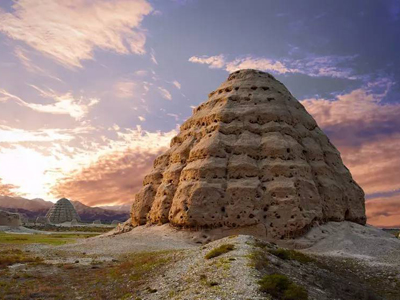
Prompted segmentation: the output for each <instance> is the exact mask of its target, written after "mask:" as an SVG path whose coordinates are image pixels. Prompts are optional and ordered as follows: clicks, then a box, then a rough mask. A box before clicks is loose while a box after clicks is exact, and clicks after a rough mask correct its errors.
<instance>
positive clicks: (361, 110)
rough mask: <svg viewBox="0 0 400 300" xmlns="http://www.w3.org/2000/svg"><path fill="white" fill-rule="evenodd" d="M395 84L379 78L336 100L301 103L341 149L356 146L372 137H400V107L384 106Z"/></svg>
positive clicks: (308, 100) (397, 105) (311, 100)
mask: <svg viewBox="0 0 400 300" xmlns="http://www.w3.org/2000/svg"><path fill="white" fill-rule="evenodd" d="M393 85H394V83H393V82H392V81H391V80H390V79H388V78H381V79H379V80H377V81H375V82H370V83H368V84H366V85H365V86H363V87H361V88H359V89H356V90H353V91H351V92H349V93H346V94H341V95H337V96H336V97H335V99H332V100H329V99H316V98H314V99H305V100H302V101H301V103H302V104H303V105H304V106H305V107H306V109H307V111H308V112H309V113H310V114H312V115H313V116H314V118H315V119H316V120H317V122H318V124H319V125H320V126H321V127H323V128H324V129H325V130H326V131H327V132H328V133H329V134H330V136H331V137H332V138H334V139H335V140H336V141H337V142H338V143H339V144H340V145H356V144H360V143H362V142H363V141H369V140H370V139H371V137H372V136H379V135H387V134H391V133H395V132H399V133H400V119H399V118H398V116H399V115H400V104H398V103H394V104H390V103H383V99H384V98H385V96H386V95H387V94H388V92H389V91H390V89H391V88H392V87H393Z"/></svg>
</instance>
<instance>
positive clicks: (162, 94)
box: [158, 86, 172, 100]
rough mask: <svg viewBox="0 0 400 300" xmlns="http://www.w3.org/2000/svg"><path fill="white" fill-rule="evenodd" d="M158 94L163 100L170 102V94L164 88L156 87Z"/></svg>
mask: <svg viewBox="0 0 400 300" xmlns="http://www.w3.org/2000/svg"><path fill="white" fill-rule="evenodd" d="M158 92H159V93H160V95H161V96H162V97H163V98H164V99H167V100H172V95H171V93H170V92H169V91H168V90H167V89H165V88H163V87H161V86H159V87H158Z"/></svg>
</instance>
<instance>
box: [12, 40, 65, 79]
mask: <svg viewBox="0 0 400 300" xmlns="http://www.w3.org/2000/svg"><path fill="white" fill-rule="evenodd" d="M14 55H15V56H16V57H17V58H18V59H19V61H20V62H21V63H22V64H23V65H24V67H25V69H27V70H28V71H29V72H31V73H35V74H39V75H41V76H46V77H49V78H52V79H55V80H57V81H59V82H63V81H62V80H61V79H60V78H58V77H55V76H53V75H51V74H50V72H49V71H46V70H44V69H42V68H40V67H39V66H37V65H36V64H35V63H34V62H33V61H32V59H31V58H29V56H28V51H27V50H25V49H24V48H22V47H18V46H17V47H15V49H14Z"/></svg>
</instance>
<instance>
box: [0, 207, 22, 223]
mask: <svg viewBox="0 0 400 300" xmlns="http://www.w3.org/2000/svg"><path fill="white" fill-rule="evenodd" d="M21 225H22V222H21V217H20V215H19V214H16V213H10V212H7V211H4V210H0V226H10V227H18V226H21Z"/></svg>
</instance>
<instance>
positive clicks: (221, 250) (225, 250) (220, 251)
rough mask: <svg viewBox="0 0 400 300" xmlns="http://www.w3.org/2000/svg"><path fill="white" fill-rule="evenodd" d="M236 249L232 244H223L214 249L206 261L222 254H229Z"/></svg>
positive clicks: (208, 254) (207, 255)
mask: <svg viewBox="0 0 400 300" xmlns="http://www.w3.org/2000/svg"><path fill="white" fill-rule="evenodd" d="M234 249H235V246H234V245H232V244H223V245H221V246H219V247H217V248H214V249H213V250H211V251H210V252H208V253H207V254H206V256H205V258H206V259H211V258H214V257H217V256H220V255H222V254H225V253H228V252H230V251H232V250H234Z"/></svg>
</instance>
